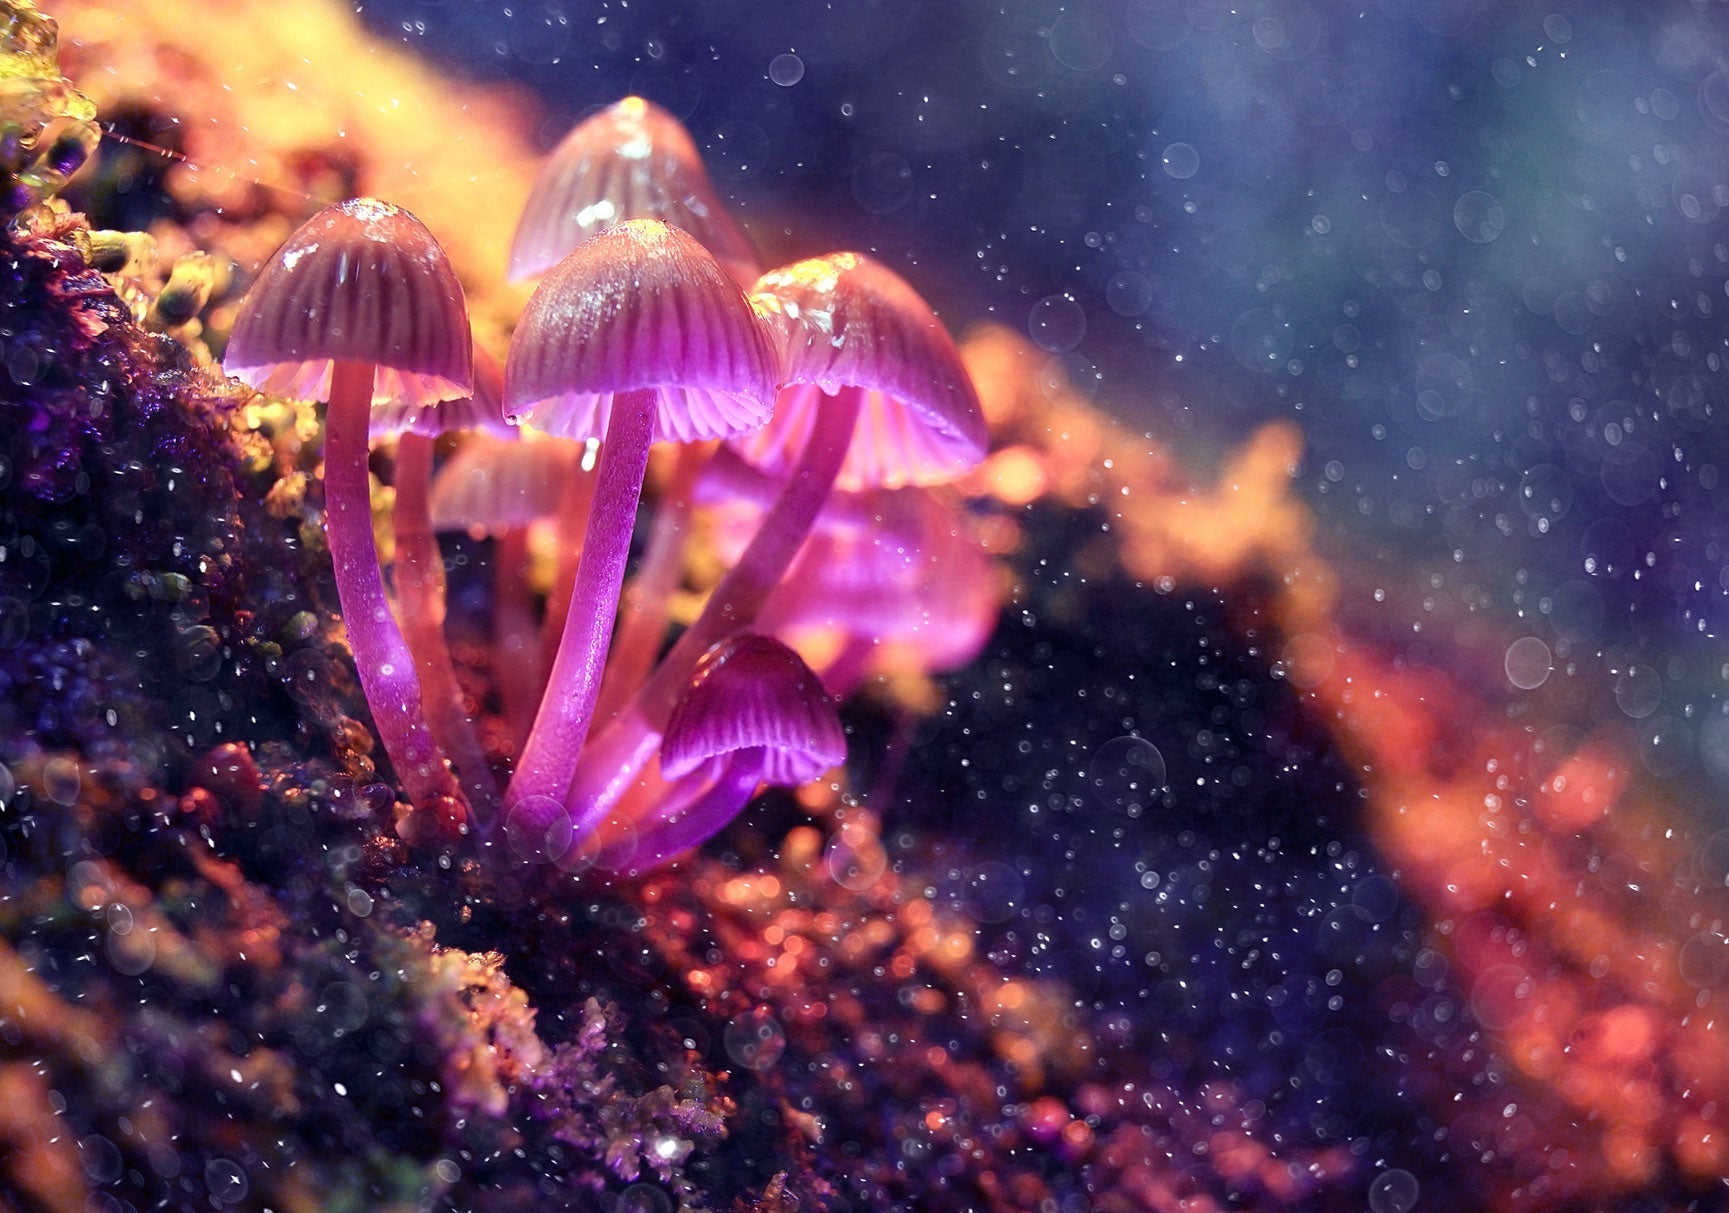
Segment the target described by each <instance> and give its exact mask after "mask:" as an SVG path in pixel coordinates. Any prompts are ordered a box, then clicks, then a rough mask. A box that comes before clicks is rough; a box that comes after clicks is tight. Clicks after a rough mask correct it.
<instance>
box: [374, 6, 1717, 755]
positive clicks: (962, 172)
mask: <svg viewBox="0 0 1729 1213" xmlns="http://www.w3.org/2000/svg"><path fill="white" fill-rule="evenodd" d="M357 8H359V9H360V10H361V16H362V18H363V19H364V20H365V21H366V22H367V23H368V24H369V26H370V27H371V29H372V31H373V32H374V33H375V34H377V35H379V36H381V37H385V38H394V39H399V40H401V41H402V42H403V43H405V44H407V45H408V46H410V47H411V48H412V49H413V50H415V51H416V52H417V53H419V54H422V55H425V56H428V57H430V58H431V59H432V60H433V61H434V62H436V63H439V64H441V65H442V66H443V67H444V68H445V69H446V70H448V71H450V72H452V73H455V74H457V75H460V76H464V77H468V78H471V79H475V80H481V81H514V82H520V83H522V84H525V85H527V86H529V87H531V88H532V89H533V90H535V92H537V93H538V94H539V95H540V97H541V98H542V99H543V102H544V104H545V106H546V107H547V114H548V116H547V118H546V121H545V124H544V129H542V130H541V132H540V140H541V142H542V144H543V145H544V146H545V147H550V146H551V145H552V144H553V143H554V142H556V140H557V139H558V138H559V137H560V136H561V135H562V134H563V133H564V131H565V130H566V129H567V128H568V126H569V124H570V123H571V122H572V121H574V120H575V119H576V118H578V117H580V116H581V115H582V114H584V113H585V112H586V111H587V110H588V109H589V108H590V107H593V106H596V105H599V104H602V103H606V102H609V101H611V100H614V99H616V98H617V97H618V96H620V95H622V94H625V93H630V92H634V93H640V94H642V95H644V96H646V97H649V98H651V99H653V100H655V101H658V102H660V103H661V104H663V105H665V106H666V107H668V108H669V109H670V110H672V111H673V112H674V113H675V114H676V115H678V116H679V117H680V118H682V119H683V120H684V121H685V122H686V123H687V125H689V127H690V128H691V129H692V131H693V133H694V134H695V135H696V137H697V140H698V143H699V144H700V145H701V147H702V148H703V150H704V152H705V155H706V156H707V157H708V158H709V161H710V164H711V167H712V170H713V171H714V173H715V175H716V178H717V181H718V184H719V185H720V187H721V189H722V191H723V193H725V194H726V195H728V196H729V198H730V199H731V200H732V201H733V202H734V203H735V205H736V206H737V207H738V208H739V210H740V212H741V214H742V215H743V217H744V218H745V221H746V223H747V225H748V226H749V228H750V230H751V231H752V234H753V235H754V237H755V238H756V239H757V241H758V243H759V244H760V245H761V246H762V247H763V250H764V252H765V255H767V256H768V257H769V258H770V260H771V261H774V260H777V259H780V258H782V257H791V256H795V255H805V254H808V253H812V252H816V251H821V250H823V249H827V248H830V247H835V246H846V247H862V248H865V249H867V250H870V251H872V252H875V253H878V254H879V255H881V256H882V257H884V258H885V259H887V260H889V261H890V262H891V263H892V264H894V265H895V266H896V267H897V268H898V269H900V270H901V271H902V272H903V273H904V274H906V275H907V276H908V277H909V278H910V279H912V281H913V282H914V283H915V284H916V285H918V286H919V287H920V288H921V289H922V290H923V291H925V292H926V293H927V295H929V296H930V297H931V298H932V299H933V300H934V301H936V302H937V304H938V306H939V308H940V309H941V310H942V311H943V313H944V315H945V318H947V319H948V320H949V321H950V323H951V324H952V325H953V326H955V327H957V328H959V327H961V326H962V325H964V324H965V323H967V322H969V321H972V320H976V319H981V318H994V319H996V320H999V321H1002V322H1004V323H1006V324H1009V325H1011V326H1013V327H1015V328H1017V329H1019V330H1021V331H1023V332H1025V333H1027V334H1028V335H1029V336H1030V337H1031V339H1032V340H1033V341H1035V342H1036V343H1038V345H1039V346H1040V347H1042V348H1043V349H1044V350H1046V351H1048V352H1049V353H1050V354H1051V355H1052V356H1053V358H1055V359H1058V360H1060V362H1061V364H1062V366H1063V368H1064V369H1065V370H1066V371H1067V372H1068V374H1069V375H1070V376H1071V377H1072V378H1073V379H1075V380H1076V381H1077V382H1079V383H1080V384H1081V385H1082V386H1083V388H1084V389H1085V390H1087V391H1088V392H1089V393H1090V394H1091V395H1092V396H1093V397H1094V398H1095V399H1096V400H1097V401H1098V402H1100V403H1101V404H1103V405H1105V406H1106V407H1108V408H1109V409H1110V410H1111V411H1112V412H1113V413H1115V414H1116V415H1117V416H1119V417H1121V418H1123V419H1124V420H1125V421H1127V422H1128V423H1130V424H1131V425H1133V426H1136V427H1142V428H1144V429H1145V430H1146V431H1147V432H1148V433H1149V434H1152V435H1156V437H1157V438H1158V440H1159V441H1160V442H1162V443H1166V444H1168V445H1170V446H1171V447H1173V448H1174V449H1175V450H1176V451H1178V452H1179V453H1180V454H1182V455H1183V456H1184V458H1185V459H1186V461H1187V462H1189V463H1190V464H1191V465H1192V466H1194V467H1196V468H1206V467H1208V466H1209V465H1210V464H1211V462H1212V461H1214V460H1216V458H1217V457H1218V456H1219V455H1220V454H1221V453H1222V452H1223V451H1224V450H1225V449H1226V448H1228V447H1229V446H1231V445H1233V444H1234V443H1235V441H1236V440H1238V439H1240V437H1241V435H1242V434H1243V433H1244V432H1245V431H1246V430H1247V429H1248V428H1249V427H1250V426H1251V425H1253V424H1256V423H1260V422H1264V421H1267V420H1270V419H1275V418H1287V419H1290V420H1293V421H1295V422H1297V423H1298V424H1299V426H1300V427H1301V429H1302V432H1303V434H1304V436H1305V440H1306V443H1307V452H1306V455H1305V458H1304V461H1303V464H1302V469H1301V473H1300V478H1299V486H1300V491H1301V492H1302V494H1303V496H1304V497H1305V498H1306V499H1307V500H1308V501H1309V502H1310V503H1311V504H1312V505H1313V506H1314V507H1315V508H1316V509H1317V510H1318V511H1319V512H1320V515H1321V518H1322V520H1323V523H1324V530H1325V533H1326V536H1327V542H1329V543H1330V544H1331V545H1333V546H1334V547H1336V548H1337V549H1338V550H1339V551H1341V552H1348V553H1349V554H1350V556H1351V558H1352V564H1353V567H1354V568H1355V569H1357V570H1358V571H1359V572H1360V573H1361V574H1362V575H1363V578H1364V580H1363V584H1362V585H1361V586H1360V587H1357V589H1358V590H1360V593H1359V595H1358V597H1359V598H1360V602H1358V603H1357V604H1356V606H1355V608H1353V606H1352V604H1351V603H1349V602H1348V603H1347V610H1350V609H1356V610H1358V611H1360V612H1361V613H1363V614H1365V615H1367V616H1372V617H1376V618H1379V620H1380V621H1381V623H1382V624H1383V625H1384V626H1385V627H1386V628H1388V629H1389V630H1390V631H1391V632H1392V633H1394V634H1402V635H1404V636H1406V637H1408V639H1409V643H1410V644H1411V645H1413V646H1415V647H1416V648H1417V649H1421V650H1423V653H1422V654H1419V655H1422V656H1433V655H1434V654H1433V651H1431V650H1429V649H1428V640H1427V638H1426V637H1425V635H1424V629H1425V625H1427V626H1428V628H1429V630H1430V632H1431V633H1435V632H1443V633H1451V632H1454V631H1456V630H1457V629H1458V628H1459V627H1460V626H1461V621H1464V622H1467V623H1468V622H1469V621H1471V620H1473V619H1477V620H1479V621H1481V622H1482V623H1484V624H1485V625H1486V626H1490V627H1493V628H1494V629H1495V630H1496V631H1497V632H1504V633H1505V639H1506V640H1512V641H1514V644H1509V645H1508V646H1507V648H1506V651H1505V654H1504V660H1505V666H1506V670H1505V673H1506V678H1507V683H1506V684H1504V685H1505V686H1506V689H1508V690H1509V691H1512V690H1516V689H1529V688H1530V687H1532V686H1534V685H1537V684H1540V683H1542V682H1543V681H1545V680H1547V679H1548V678H1550V677H1558V678H1572V679H1575V680H1577V683H1578V691H1579V693H1580V694H1581V695H1582V696H1584V697H1587V698H1589V699H1591V700H1592V701H1593V702H1599V703H1600V704H1601V705H1602V706H1601V708H1600V709H1597V710H1599V711H1600V713H1601V714H1602V715H1603V716H1605V717H1606V718H1607V719H1606V720H1605V723H1609V722H1611V721H1613V722H1616V723H1627V722H1632V725H1633V727H1635V728H1636V729H1637V730H1639V731H1640V735H1641V738H1642V743H1643V744H1642V747H1641V752H1642V754H1643V755H1644V760H1645V762H1646V765H1647V766H1648V767H1649V768H1650V773H1651V774H1653V775H1656V776H1658V777H1661V778H1669V777H1673V776H1681V775H1691V776H1698V777H1703V778H1705V779H1706V780H1709V781H1710V782H1711V783H1712V784H1715V785H1716V786H1717V787H1719V788H1720V787H1721V786H1722V785H1723V783H1724V782H1726V781H1729V722H1726V721H1725V719H1724V717H1723V715H1722V710H1721V709H1722V707H1723V692H1724V686H1725V679H1726V678H1729V664H1726V663H1725V661H1724V654H1723V652H1722V648H1721V643H1720V638H1719V634H1720V632H1721V630H1722V626H1723V621H1724V615H1725V600H1726V597H1729V507H1726V506H1725V505H1724V504H1723V500H1724V499H1723V497H1722V496H1721V495H1720V492H1719V480H1720V478H1722V477H1723V476H1724V475H1725V474H1726V473H1729V467H1726V466H1725V465H1726V464H1729V446H1726V443H1725V435H1724V428H1725V420H1724V416H1723V413H1724V404H1725V383H1726V379H1725V376H1726V373H1729V372H1726V368H1725V357H1726V342H1725V333H1726V329H1725V325H1724V318H1725V312H1726V310H1729V292H1726V290H1725V287H1726V284H1729V223H1726V222H1725V217H1726V215H1729V141H1726V136H1729V71H1726V70H1725V67H1724V64H1725V62H1726V51H1729V10H1726V8H1725V5H1724V4H1722V3H1718V2H1707V0H1665V2H1661V3H1650V4H1615V3H1601V2H1599V3H1578V2H1570V0H1545V2H1543V3H1528V2H1518V3H1496V4H1490V3H1481V2H1478V0H1422V2H1418V0H1369V2H1368V3H1365V4H1362V5H1353V6H1339V5H1329V4H1321V3H1313V4H1311V3H1305V2H1303V0H1260V2H1253V3H1246V4H1230V3H1224V2H1222V0H1096V2H1092V3H1052V2H1044V0H1015V2H1014V3H1011V4H1008V5H983V4H969V3H954V2H946V3H930V2H926V0H876V2H872V0H857V2H850V0H849V2H848V3H845V4H824V3H814V2H804V0H800V2H793V0H769V2H767V3H764V2H761V0H751V2H750V3H744V2H743V0H705V2H704V3H701V4H688V5H672V4H661V3H650V4H630V5H626V4H619V3H604V2H602V3H595V2H578V0H529V2H527V3H524V2H522V0H464V2H460V3H458V2H455V0H367V2H366V3H365V4H364V5H357ZM1551 689H1553V688H1551Z"/></svg>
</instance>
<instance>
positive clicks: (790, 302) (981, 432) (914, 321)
mask: <svg viewBox="0 0 1729 1213" xmlns="http://www.w3.org/2000/svg"><path fill="white" fill-rule="evenodd" d="M752 302H753V304H754V305H755V306H756V308H757V310H758V311H759V312H760V313H761V314H762V316H763V318H764V322H765V323H766V324H767V325H768V326H769V327H770V328H771V329H772V330H773V331H774V332H775V333H776V334H777V336H778V338H779V342H780V345H781V354H782V358H783V359H784V361H785V364H786V371H785V374H784V382H785V383H787V384H791V385H794V386H791V387H788V388H787V390H785V391H784V392H782V394H781V399H780V402H779V403H778V404H777V405H776V409H775V415H774V419H773V420H772V421H771V422H770V423H769V424H768V425H767V426H765V427H764V428H763V429H762V430H761V431H759V432H758V433H757V434H755V435H754V436H752V437H750V438H748V439H744V440H741V441H740V442H739V443H738V444H737V446H738V449H739V451H740V452H741V453H742V454H743V455H744V457H745V458H746V459H748V460H749V461H750V462H752V463H754V464H756V465H758V466H759V467H762V468H763V469H765V470H766V471H768V472H769V473H770V474H775V475H780V474H785V473H786V472H788V471H790V469H791V467H792V465H793V463H794V462H795V461H796V460H797V458H798V454H799V452H800V451H801V450H803V449H804V444H805V442H806V440H807V439H808V438H809V435H810V432H811V429H812V427H813V426H814V425H815V424H816V417H817V415H818V413H819V412H820V410H821V408H822V399H823V396H824V394H825V393H826V394H829V395H833V394H834V393H836V392H839V391H849V390H850V391H857V392H859V393H861V394H862V397H863V398H862V400H861V402H860V411H859V419H858V424H857V427H856V429H855V431H854V437H853V442H852V446H851V447H850V448H848V450H847V455H846V462H845V463H844V464H843V465H842V466H841V470H840V475H839V476H838V477H837V478H836V480H835V484H836V485H837V487H839V488H841V489H843V490H845V491H848V492H856V491H857V490H859V489H864V488H874V487H877V486H882V487H886V488H898V487H900V486H902V485H908V484H939V483H942V482H944V481H948V480H952V479H954V478H955V477H956V476H958V475H960V474H961V473H962V472H964V471H966V470H967V469H968V468H970V467H972V466H973V465H974V464H976V463H978V461H979V460H980V459H982V458H984V454H985V450H986V443H987V436H986V433H985V423H984V415H983V414H982V413H981V412H980V410H979V402H978V397H977V395H976V394H975V393H974V391H973V385H972V380H971V379H970V378H968V376H967V372H966V368H965V367H964V366H963V365H962V364H961V359H960V354H959V352H958V351H957V350H956V349H955V343H954V341H953V340H952V339H951V338H950V337H949V335H948V331H947V330H946V329H944V328H943V326H942V322H941V321H940V320H938V319H937V318H936V315H935V314H934V313H933V312H932V311H931V310H930V308H929V306H928V305H926V303H925V301H924V300H923V299H921V298H920V297H919V294H918V292H917V291H915V290H913V288H912V287H910V286H908V285H907V283H906V282H905V281H904V280H903V279H901V278H900V277H899V276H898V275H897V274H895V273H893V272H892V271H890V270H888V269H886V268H884V267H883V266H882V265H880V264H878V263H877V262H875V261H873V260H871V259H870V258H869V257H866V256H864V255H863V254H860V253H831V254H829V255H828V256H826V257H817V258H813V259H811V260H808V261H800V262H797V263H795V264H793V265H789V266H787V267H786V268H784V269H779V270H771V271H769V272H768V273H766V274H764V275H763V276H762V277H761V278H759V279H758V280H757V284H756V288H755V291H754V292H753V294H752Z"/></svg>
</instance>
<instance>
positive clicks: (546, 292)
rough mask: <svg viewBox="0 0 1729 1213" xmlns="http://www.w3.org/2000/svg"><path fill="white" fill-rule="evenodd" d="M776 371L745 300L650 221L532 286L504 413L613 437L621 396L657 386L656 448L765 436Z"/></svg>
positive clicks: (595, 243) (709, 262)
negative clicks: (759, 431) (760, 432)
mask: <svg viewBox="0 0 1729 1213" xmlns="http://www.w3.org/2000/svg"><path fill="white" fill-rule="evenodd" d="M777 377H778V363H777V361H776V359H775V356H774V352H773V350H772V348H771V347H770V345H769V341H768V338H767V336H766V335H765V334H764V332H763V330H762V327H761V325H760V324H759V322H758V320H757V317H756V313H755V312H753V311H752V310H751V307H750V304H749V303H747V302H746V301H745V297H744V294H743V293H742V292H741V291H740V290H739V288H738V287H737V286H736V285H735V284H734V283H733V282H732V280H731V279H729V278H728V277H727V276H726V274H725V273H723V272H722V271H721V268H720V266H719V265H717V264H716V263H715V260H714V258H713V257H711V256H709V255H708V253H707V252H706V251H704V249H703V247H702V246H701V245H700V244H698V243H697V242H696V241H695V240H694V239H693V238H692V237H690V236H688V235H686V234H685V233H684V232H681V231H679V230H678V229H677V228H673V227H668V226H667V225H666V224H664V223H660V222H658V221H656V220H652V219H633V220H630V221H628V222H626V223H621V224H619V225H617V226H616V227H611V228H608V229H607V230H606V231H604V232H601V233H600V234H599V235H598V236H594V237H593V238H591V239H590V240H588V241H587V242H586V243H585V244H583V245H582V247H580V248H578V249H577V250H576V251H575V252H574V253H572V254H570V256H568V257H566V258H565V259H564V260H563V261H561V262H559V263H558V265H556V266H555V267H553V270H552V272H551V273H550V274H548V275H547V276H546V277H545V278H544V279H542V280H541V283H540V286H539V287H537V288H536V289H535V292H534V295H533V297H532V298H530V299H529V301H528V307H527V308H526V309H524V311H523V313H522V319H521V320H520V321H519V322H518V324H517V327H516V333H515V335H514V336H513V337H512V338H511V342H510V353H509V355H508V356H507V357H506V359H505V364H504V410H505V415H506V417H507V418H508V419H509V420H511V421H512V422H515V423H518V424H520V423H524V422H526V423H528V424H531V425H533V426H534V427H535V428H536V429H538V430H540V431H542V432H543V433H547V434H553V435H556V436H558V437H562V438H580V439H588V438H598V439H602V440H604V439H605V437H606V429H607V425H608V423H609V422H610V420H611V415H612V398H613V395H614V394H615V393H618V392H626V391H635V390H640V389H647V388H653V389H656V392H657V395H658V402H657V408H656V412H655V421H654V432H653V440H654V441H655V442H668V441H673V442H700V441H702V440H704V439H707V438H726V437H730V436H732V435H734V434H740V433H744V432H746V431H749V430H753V429H756V428H757V427H759V426H761V425H762V423H763V422H764V421H766V420H767V419H768V415H769V413H770V411H771V410H772V409H773V407H774V390H775V381H776V379H777Z"/></svg>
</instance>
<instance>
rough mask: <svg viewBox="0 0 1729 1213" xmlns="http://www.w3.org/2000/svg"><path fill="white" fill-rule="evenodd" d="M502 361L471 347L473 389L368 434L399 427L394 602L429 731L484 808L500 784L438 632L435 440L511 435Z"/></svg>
mask: <svg viewBox="0 0 1729 1213" xmlns="http://www.w3.org/2000/svg"><path fill="white" fill-rule="evenodd" d="M503 391H504V369H503V368H502V367H500V366H499V365H498V361H497V360H496V359H494V358H493V357H491V356H490V355H488V354H486V353H484V352H483V351H480V350H478V349H476V351H475V358H474V393H473V395H472V396H469V397H467V398H464V399H458V400H448V401H444V402H442V403H440V404H437V405H435V406H433V407H431V408H424V409H418V410H412V411H410V410H407V409H400V408H399V409H398V410H397V415H393V416H389V417H387V418H386V419H385V421H384V422H383V424H381V423H380V420H379V418H378V416H377V415H376V414H375V415H374V417H373V423H372V432H373V436H374V438H377V437H381V436H382V435H383V433H385V432H387V431H389V430H400V431H401V438H400V439H399V440H398V442H397V445H396V468H395V488H396V508H395V510H394V511H393V513H392V519H391V523H392V527H393V530H394V532H395V539H396V565H395V570H394V572H395V578H394V580H395V588H396V605H397V609H398V610H399V611H400V613H401V616H402V627H403V635H404V638H405V639H406V640H407V642H408V648H409V651H410V652H411V653H413V654H414V662H415V665H416V667H417V668H418V669H419V671H420V685H421V691H422V694H423V695H424V697H425V703H426V713H427V725H428V726H429V727H430V728H431V729H432V738H433V740H434V741H435V742H437V743H438V744H439V746H440V747H442V748H443V749H444V751H445V753H446V754H448V755H449V756H450V757H451V759H452V760H454V762H455V763H456V771H457V774H458V775H459V776H460V777H461V781H462V786H463V789H464V790H465V791H466V792H467V793H468V798H469V803H470V805H471V806H472V807H473V808H474V809H476V810H477V811H479V812H480V813H482V814H483V815H490V814H491V813H492V812H493V811H494V810H495V809H496V807H497V804H498V784H497V782H496V781H495V780H494V779H493V777H492V769H491V766H490V765H489V763H488V761H487V757H486V748H485V747H484V746H483V745H482V744H481V741H480V735H479V734H478V733H477V732H476V731H475V728H474V721H473V719H472V718H471V717H470V716H469V713H468V709H467V705H466V703H465V701H464V698H463V694H462V686H461V684H460V683H459V681H458V680H457V677H456V667H455V665H454V664H453V663H452V661H451V657H450V645H449V642H448V641H446V640H445V636H444V615H445V607H444V557H443V555H442V554H441V553H440V552H439V550H438V538H437V536H436V534H435V533H434V528H433V522H432V507H431V490H432V454H433V443H434V440H435V439H437V438H438V437H439V436H440V435H441V434H445V433H451V432H459V431H474V432H476V433H479V434H484V435H487V436H488V437H489V438H490V439H491V441H493V442H507V441H509V440H510V439H512V438H514V437H515V434H516V430H515V427H514V426H510V425H507V424H506V423H505V420H504V413H503V407H504V405H503Z"/></svg>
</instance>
